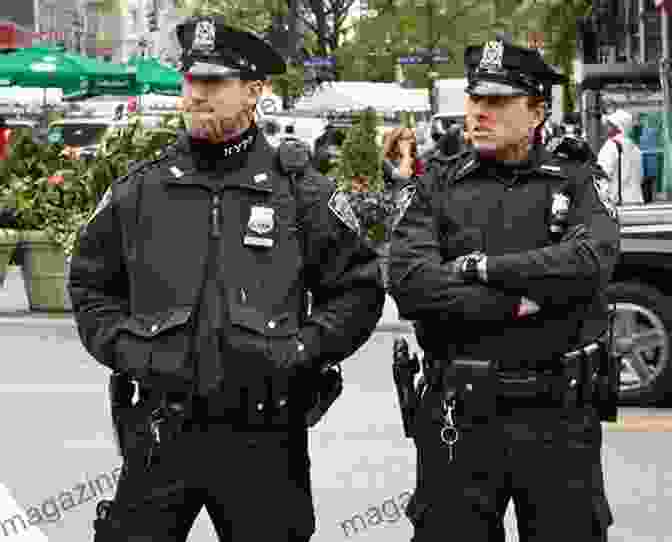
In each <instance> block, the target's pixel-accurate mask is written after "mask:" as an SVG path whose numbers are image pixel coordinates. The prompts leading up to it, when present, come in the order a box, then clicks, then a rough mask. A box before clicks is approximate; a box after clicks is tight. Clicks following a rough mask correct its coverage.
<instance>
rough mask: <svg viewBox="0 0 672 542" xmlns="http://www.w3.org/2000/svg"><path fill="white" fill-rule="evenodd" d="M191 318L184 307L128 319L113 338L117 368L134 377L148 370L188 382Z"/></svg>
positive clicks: (189, 309) (187, 309)
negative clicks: (115, 341)
mask: <svg viewBox="0 0 672 542" xmlns="http://www.w3.org/2000/svg"><path fill="white" fill-rule="evenodd" d="M191 314H192V311H191V307H186V308H177V309H171V310H169V311H166V312H162V313H157V314H153V315H133V316H130V317H129V318H128V319H127V320H126V321H125V322H124V323H123V324H122V325H121V327H120V331H119V335H118V338H117V344H116V353H117V362H118V365H119V368H120V369H122V370H123V369H127V370H128V371H129V372H131V373H132V374H135V375H136V376H141V375H142V374H146V373H147V372H148V371H149V370H152V371H156V372H158V373H164V374H166V373H167V374H171V375H174V376H179V377H182V378H188V376H189V375H188V374H187V373H188V372H189V371H190V368H189V367H188V364H187V363H186V361H187V356H188V354H189V352H188V350H189V345H190V337H191V333H190V331H191V326H189V325H188V323H189V322H190V319H191ZM189 374H190V373H189Z"/></svg>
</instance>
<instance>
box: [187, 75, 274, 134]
mask: <svg viewBox="0 0 672 542" xmlns="http://www.w3.org/2000/svg"><path fill="white" fill-rule="evenodd" d="M261 90H262V83H261V82H260V81H241V80H239V79H224V80H220V79H203V80H202V79H192V78H190V77H188V76H186V77H185V78H184V84H183V87H182V95H183V97H184V109H185V111H186V112H187V113H189V114H190V115H187V126H188V127H189V128H190V130H191V132H192V136H193V137H196V138H201V139H208V140H209V141H210V142H211V143H220V142H223V141H226V140H228V139H231V138H233V137H236V136H237V135H238V134H240V132H242V131H243V130H245V129H246V128H248V127H249V126H250V123H251V122H252V118H253V114H254V108H255V106H256V103H257V98H258V97H259V96H260V94H261ZM189 124H191V126H189Z"/></svg>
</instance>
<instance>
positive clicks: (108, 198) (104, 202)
mask: <svg viewBox="0 0 672 542" xmlns="http://www.w3.org/2000/svg"><path fill="white" fill-rule="evenodd" d="M110 203H112V187H109V188H108V189H107V190H106V191H105V193H104V194H103V197H102V198H100V201H99V202H98V205H97V206H96V209H95V210H94V211H93V214H92V215H91V216H90V217H89V219H88V220H87V221H86V224H87V225H89V224H91V222H93V219H94V218H96V216H98V215H99V214H100V213H101V212H102V210H103V209H105V207H107V206H108V205H109V204H110Z"/></svg>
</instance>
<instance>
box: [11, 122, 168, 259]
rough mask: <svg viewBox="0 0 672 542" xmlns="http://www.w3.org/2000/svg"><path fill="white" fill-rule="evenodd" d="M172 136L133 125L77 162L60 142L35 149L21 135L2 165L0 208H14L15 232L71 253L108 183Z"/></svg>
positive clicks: (163, 130) (154, 153)
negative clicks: (32, 233) (39, 235)
mask: <svg viewBox="0 0 672 542" xmlns="http://www.w3.org/2000/svg"><path fill="white" fill-rule="evenodd" d="M175 137H176V133H175V130H173V129H170V128H157V129H143V127H142V125H141V124H140V123H139V122H131V124H130V125H129V126H128V127H124V128H121V129H117V130H116V131H114V132H113V133H112V134H111V135H110V136H108V137H107V138H106V139H105V140H104V141H103V142H102V143H101V146H100V148H99V149H98V151H97V153H96V155H95V156H94V157H91V158H79V157H77V155H76V153H72V152H71V151H70V150H69V149H67V148H65V147H63V146H62V145H60V144H49V145H38V144H35V143H33V142H32V140H31V139H30V138H29V137H28V136H25V137H23V138H22V139H20V140H19V141H17V143H16V144H15V145H14V147H13V148H12V152H11V154H10V157H9V159H8V160H7V161H5V163H3V164H2V166H1V167H2V170H1V173H0V179H2V182H1V183H0V206H3V207H9V208H14V209H16V210H17V215H18V217H17V221H18V223H17V228H18V229H24V230H25V229H36V230H43V231H46V232H47V234H48V236H49V237H50V238H51V239H52V240H53V241H54V242H55V243H57V244H58V245H59V246H61V247H62V248H63V250H64V251H65V253H66V254H68V255H69V254H70V253H71V252H72V248H73V245H74V241H75V238H76V236H77V234H78V232H79V230H80V228H81V227H82V226H83V225H84V224H85V223H86V221H87V220H88V218H89V217H90V216H91V214H92V213H93V211H94V210H95V208H96V205H97V203H98V201H99V200H100V198H101V197H102V196H103V194H104V193H105V191H106V190H107V189H108V188H109V186H110V185H111V184H112V182H113V181H114V180H115V179H117V178H119V177H122V176H123V175H125V174H126V173H127V172H128V167H129V165H130V164H131V163H132V162H135V161H137V160H145V159H150V158H154V157H156V156H157V155H158V154H160V152H161V149H163V148H164V147H165V146H166V145H168V144H170V143H172V142H173V141H174V140H175Z"/></svg>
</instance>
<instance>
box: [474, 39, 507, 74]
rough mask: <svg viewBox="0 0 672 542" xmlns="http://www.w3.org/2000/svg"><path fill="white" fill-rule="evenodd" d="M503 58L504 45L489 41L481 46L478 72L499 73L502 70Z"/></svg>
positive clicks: (499, 42)
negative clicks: (481, 51)
mask: <svg viewBox="0 0 672 542" xmlns="http://www.w3.org/2000/svg"><path fill="white" fill-rule="evenodd" d="M503 58H504V43H503V42H501V41H489V42H488V43H486V44H485V45H484V46H483V53H482V55H481V62H480V63H479V65H478V68H479V69H480V70H488V71H499V70H501V69H502V60H503Z"/></svg>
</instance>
